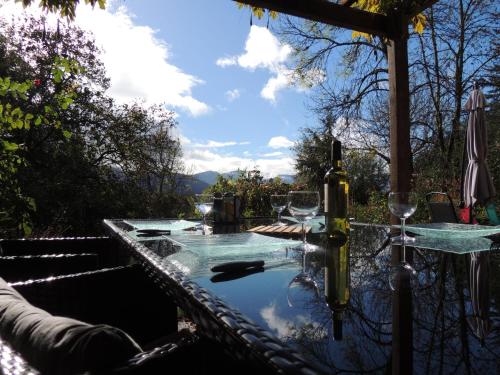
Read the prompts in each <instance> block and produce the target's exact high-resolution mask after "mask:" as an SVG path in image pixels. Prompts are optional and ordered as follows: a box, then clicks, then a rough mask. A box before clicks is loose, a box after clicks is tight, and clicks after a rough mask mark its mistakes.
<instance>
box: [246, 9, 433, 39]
mask: <svg viewBox="0 0 500 375" xmlns="http://www.w3.org/2000/svg"><path fill="white" fill-rule="evenodd" d="M304 1H307V0H304ZM397 2H398V1H396V0H357V1H355V2H354V4H353V7H355V8H358V9H361V10H364V11H367V12H371V13H379V14H387V13H388V11H389V10H390V9H391V8H392V9H394V7H395V6H396V3H397ZM408 3H409V4H408V6H407V7H408V9H411V8H412V7H413V6H415V5H417V3H418V2H417V1H415V0H409V1H408ZM238 8H239V9H242V8H250V9H251V10H252V14H253V15H254V16H255V17H257V18H258V19H261V18H262V17H263V16H264V14H265V12H266V10H265V9H264V8H259V7H255V6H252V5H247V4H242V3H238ZM269 16H270V17H271V18H272V19H275V18H276V17H277V16H278V13H277V12H275V11H269ZM411 23H412V25H413V30H414V31H415V32H417V33H419V34H422V33H423V32H424V28H425V25H426V23H427V19H426V18H425V16H424V15H423V14H422V13H420V14H417V15H416V16H414V17H412V19H411ZM358 37H362V38H365V39H367V40H371V39H372V36H371V35H370V34H367V33H362V32H359V31H353V32H352V38H353V39H355V38H358Z"/></svg>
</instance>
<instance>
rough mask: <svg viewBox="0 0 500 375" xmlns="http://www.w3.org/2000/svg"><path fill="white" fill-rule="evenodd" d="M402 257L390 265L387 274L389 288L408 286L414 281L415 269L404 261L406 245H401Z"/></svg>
mask: <svg viewBox="0 0 500 375" xmlns="http://www.w3.org/2000/svg"><path fill="white" fill-rule="evenodd" d="M402 248H403V249H402V250H403V258H402V260H401V261H400V262H399V263H398V264H397V265H395V266H392V267H391V273H390V275H389V287H390V288H391V290H396V289H400V288H401V287H403V286H405V285H406V287H409V286H411V285H412V284H414V283H415V281H416V276H417V271H416V270H415V269H414V268H413V267H412V266H411V264H410V263H408V262H407V261H406V246H405V245H403V246H402Z"/></svg>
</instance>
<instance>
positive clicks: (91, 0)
mask: <svg viewBox="0 0 500 375" xmlns="http://www.w3.org/2000/svg"><path fill="white" fill-rule="evenodd" d="M15 1H16V3H19V2H22V3H23V6H24V7H27V6H30V5H31V4H32V3H33V2H34V0H15ZM79 2H80V0H40V3H39V6H40V8H42V9H43V10H46V11H49V12H52V13H59V14H60V15H61V16H63V17H67V18H68V19H70V20H72V19H74V18H75V16H76V7H77V5H78V3H79ZM85 4H90V5H92V7H94V6H95V5H96V4H98V5H99V8H101V9H104V8H105V7H106V0H85Z"/></svg>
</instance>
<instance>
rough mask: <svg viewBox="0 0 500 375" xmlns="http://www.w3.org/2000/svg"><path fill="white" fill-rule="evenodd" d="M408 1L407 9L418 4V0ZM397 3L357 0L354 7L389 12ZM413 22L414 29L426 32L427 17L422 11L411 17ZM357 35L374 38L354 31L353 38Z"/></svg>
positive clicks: (392, 0) (389, 0) (384, 0)
mask: <svg viewBox="0 0 500 375" xmlns="http://www.w3.org/2000/svg"><path fill="white" fill-rule="evenodd" d="M407 2H408V4H406V6H407V9H411V8H413V7H414V6H415V5H417V4H416V3H417V1H415V0H410V1H407ZM396 3H397V1H395V0H357V1H355V2H354V4H353V7H355V8H358V9H361V10H364V11H367V12H371V13H379V14H387V13H388V11H389V10H390V9H394V7H395V6H396ZM411 23H412V25H413V30H414V31H415V32H417V33H419V34H422V33H423V32H424V28H425V25H426V23H427V19H426V18H425V16H424V15H423V14H422V13H419V14H417V15H416V16H414V17H412V18H411ZM357 37H363V38H365V39H367V40H371V38H372V36H371V35H370V34H367V33H361V32H358V31H353V32H352V38H353V39H354V38H357Z"/></svg>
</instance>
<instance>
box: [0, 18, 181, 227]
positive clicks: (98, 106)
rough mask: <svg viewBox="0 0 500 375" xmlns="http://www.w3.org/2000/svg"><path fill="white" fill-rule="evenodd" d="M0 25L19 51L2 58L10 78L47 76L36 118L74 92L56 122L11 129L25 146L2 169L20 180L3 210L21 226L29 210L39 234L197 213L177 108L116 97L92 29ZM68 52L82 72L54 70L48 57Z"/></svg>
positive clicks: (31, 22) (7, 45) (0, 71)
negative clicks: (189, 192) (110, 220)
mask: <svg viewBox="0 0 500 375" xmlns="http://www.w3.org/2000/svg"><path fill="white" fill-rule="evenodd" d="M0 29H1V30H2V34H3V35H5V36H6V37H5V38H4V39H1V43H0V51H6V52H5V54H4V56H7V55H6V53H7V52H8V54H9V55H8V56H10V57H9V59H10V60H7V57H5V58H3V59H0V62H6V63H5V64H3V65H2V64H0V76H3V75H5V76H7V75H8V76H11V77H13V79H15V80H16V81H20V82H22V81H25V80H30V82H31V81H33V80H37V81H39V83H38V85H33V93H31V92H29V94H30V95H27V96H26V100H24V101H22V103H21V104H22V105H23V106H24V107H22V108H28V109H29V110H30V113H33V114H34V115H35V117H34V118H35V119H36V118H37V117H36V116H37V114H38V113H42V114H44V113H45V112H44V111H45V110H46V109H45V108H46V106H47V105H50V104H51V103H52V102H53V101H54V100H56V101H55V103H56V104H57V103H58V102H57V98H56V99H54V96H55V95H56V94H57V93H58V92H68V91H69V90H71V91H70V92H71V93H72V97H71V102H66V103H63V104H64V107H63V106H62V104H61V106H59V107H57V110H54V111H52V112H51V116H53V117H52V118H53V120H54V123H55V124H56V125H53V124H54V123H47V124H46V123H44V122H42V123H41V124H40V125H39V126H31V127H29V129H28V128H23V129H12V130H9V133H8V134H9V137H10V138H9V140H10V141H11V142H12V143H15V144H19V145H22V146H23V147H22V148H19V150H18V154H19V155H20V158H22V160H23V163H21V164H19V165H17V164H16V165H17V167H16V170H15V171H13V172H12V173H11V174H10V175H9V176H6V175H5V174H2V175H1V176H0V179H2V182H3V181H4V180H3V179H4V178H5V180H6V181H7V182H9V183H10V184H11V185H12V186H11V188H9V189H8V190H6V189H1V191H0V194H2V198H4V197H5V199H3V200H2V201H1V205H0V211H1V210H4V209H5V208H6V207H7V208H8V207H11V208H8V210H9V212H11V213H12V212H15V213H16V215H17V216H16V217H14V218H13V219H12V220H11V221H13V222H14V224H16V223H18V222H19V220H20V219H19V218H20V217H21V216H20V215H24V216H22V217H26V219H27V220H28V219H29V220H28V221H32V223H33V227H34V228H35V230H36V231H37V232H38V233H40V232H41V231H46V230H49V231H51V232H57V233H58V234H61V233H73V234H95V233H96V232H98V231H99V228H100V226H101V224H100V220H102V218H103V217H129V216H136V217H139V216H140V217H147V216H169V215H174V214H175V215H177V214H178V213H179V212H182V211H188V210H189V206H188V204H187V203H186V200H185V199H184V198H180V197H179V195H178V194H177V192H176V190H175V181H176V178H175V176H176V174H177V173H179V172H180V171H182V164H181V163H180V157H181V153H180V151H181V150H180V145H179V141H178V140H177V138H176V137H175V136H174V134H173V133H172V131H173V129H174V128H175V126H176V124H177V123H176V122H175V120H174V118H173V115H172V113H170V112H168V111H166V110H165V109H162V108H160V107H144V106H143V105H141V104H139V103H136V104H132V105H117V104H115V103H114V101H113V100H112V99H111V98H109V97H108V96H107V95H106V89H107V88H108V85H109V80H108V79H107V78H106V73H105V70H104V66H103V64H102V62H101V61H100V60H99V54H100V52H99V50H98V49H97V48H96V47H95V44H94V42H93V38H92V36H91V35H89V34H88V33H85V32H83V31H82V30H80V29H78V28H77V27H75V26H73V25H68V26H64V25H63V26H61V27H59V28H58V29H56V30H53V29H51V28H48V27H46V25H45V23H44V21H43V19H40V20H38V19H34V18H29V19H25V20H24V21H20V22H17V23H16V24H15V25H10V26H9V25H7V24H2V25H1V27H0ZM58 56H65V59H66V60H67V61H72V62H75V63H74V64H76V65H75V66H77V67H78V69H72V66H73V65H71V66H69V67H66V66H63V69H64V71H62V73H58V72H57V71H55V70H54V69H48V68H47V62H50V61H52V60H53V59H57V58H58ZM56 77H57V79H56ZM52 108H55V106H52ZM2 134H3V133H2ZM69 135H70V136H69ZM68 136H69V137H68ZM160 180H161V181H160ZM8 186H10V185H8ZM159 186H161V187H160V188H158V187H159ZM19 192H22V194H23V196H24V197H30V198H29V200H28V199H25V201H26V204H25V205H24V206H23V205H20V204H19V203H18V201H16V199H17V198H18V197H19ZM16 197H17V198H16ZM18 200H19V199H18ZM35 203H36V210H35V209H34V208H35ZM30 204H31V206H30ZM11 216H12V215H11ZM17 235H20V233H17Z"/></svg>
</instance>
